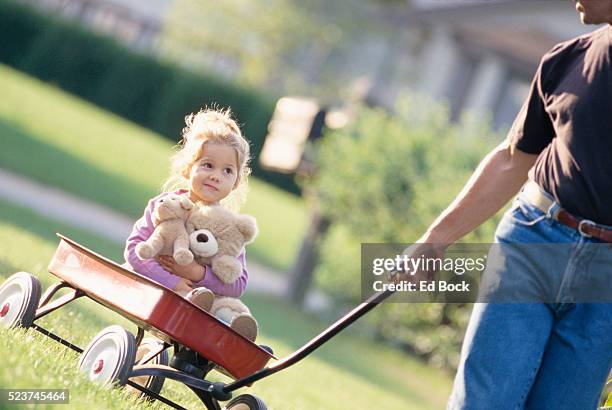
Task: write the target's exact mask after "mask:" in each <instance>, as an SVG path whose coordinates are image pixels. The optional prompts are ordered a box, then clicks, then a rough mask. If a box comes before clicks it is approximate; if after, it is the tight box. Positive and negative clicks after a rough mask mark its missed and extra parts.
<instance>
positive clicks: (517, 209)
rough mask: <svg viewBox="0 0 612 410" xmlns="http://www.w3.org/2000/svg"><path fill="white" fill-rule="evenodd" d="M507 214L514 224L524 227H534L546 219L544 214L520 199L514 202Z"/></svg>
mask: <svg viewBox="0 0 612 410" xmlns="http://www.w3.org/2000/svg"><path fill="white" fill-rule="evenodd" d="M509 212H510V216H511V217H512V219H513V220H514V221H515V222H516V223H519V224H521V225H526V226H531V225H535V224H537V223H538V222H540V221H542V220H543V219H544V218H546V214H545V213H544V212H543V211H542V210H540V209H539V208H536V207H535V206H533V205H531V204H530V203H529V202H527V201H525V200H524V199H521V198H520V197H519V198H517V199H516V200H515V201H514V204H512V208H510V211H509Z"/></svg>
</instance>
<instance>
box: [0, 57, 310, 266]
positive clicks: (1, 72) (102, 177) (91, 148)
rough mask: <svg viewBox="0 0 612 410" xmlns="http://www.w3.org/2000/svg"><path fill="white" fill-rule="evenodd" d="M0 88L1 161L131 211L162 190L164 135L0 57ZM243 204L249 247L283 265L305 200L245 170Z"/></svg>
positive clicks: (168, 148) (299, 232) (299, 228)
mask: <svg viewBox="0 0 612 410" xmlns="http://www.w3.org/2000/svg"><path fill="white" fill-rule="evenodd" d="M0 89H1V90H2V98H0V141H2V150H0V168H5V169H10V170H12V171H14V172H17V173H20V174H24V175H27V176H29V177H31V178H33V179H36V180H38V181H40V182H43V183H45V184H49V185H52V186H57V187H58V188H61V189H63V190H66V191H69V192H71V193H74V194H76V195H78V196H82V197H85V198H88V199H91V200H93V201H95V202H99V203H101V204H104V205H106V206H108V207H110V208H113V209H115V210H117V211H119V212H122V213H125V214H127V215H130V216H132V217H134V219H136V218H137V217H138V216H139V215H140V214H141V213H142V209H143V208H144V206H145V205H146V202H147V200H148V199H149V198H150V197H152V196H155V195H156V194H157V193H159V192H160V187H161V185H162V183H163V181H164V180H165V179H166V178H167V177H168V171H169V157H170V155H171V154H172V152H173V151H172V143H171V142H170V141H169V140H168V139H165V138H163V137H161V136H160V135H158V134H155V133H153V132H151V131H149V130H146V129H144V128H142V127H139V126H137V125H135V124H133V123H130V122H129V121H126V120H124V119H122V118H120V117H118V116H116V115H114V114H111V113H109V112H107V111H104V110H101V109H100V108H98V107H96V106H94V105H92V104H90V103H87V102H84V101H83V100H80V99H78V98H76V97H74V96H72V95H70V94H67V93H65V92H63V91H61V90H59V89H58V88H56V87H54V86H52V85H49V84H46V83H42V82H40V81H38V80H36V79H33V78H31V77H28V76H27V75H24V74H22V73H19V72H17V71H15V70H13V69H11V68H8V67H6V66H2V65H0ZM186 114H187V113H186ZM243 212H245V213H249V214H252V215H253V216H255V217H256V218H257V220H258V223H259V227H260V231H261V233H260V236H259V238H258V239H257V241H255V243H254V244H253V245H251V246H250V247H249V251H250V252H249V254H250V255H252V256H254V257H255V258H256V259H258V260H259V261H260V262H262V263H265V264H267V265H269V266H272V267H274V268H277V269H279V270H285V271H286V270H287V269H288V268H289V267H290V266H291V263H292V261H293V258H294V256H295V252H296V250H297V248H298V246H299V243H300V240H301V238H302V236H303V234H304V232H305V230H306V225H307V222H308V212H307V208H306V206H305V204H304V203H303V201H302V200H301V199H299V198H296V197H295V196H292V195H290V194H287V193H286V192H283V191H281V190H279V189H276V188H275V187H273V186H271V185H269V184H266V183H264V182H262V181H259V180H257V179H256V178H251V179H250V194H249V198H248V201H247V204H246V206H245V207H244V208H243Z"/></svg>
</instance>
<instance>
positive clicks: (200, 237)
mask: <svg viewBox="0 0 612 410" xmlns="http://www.w3.org/2000/svg"><path fill="white" fill-rule="evenodd" d="M196 239H197V241H198V242H203V243H206V242H208V235H206V234H205V233H201V234H199V235H198V236H197V238H196Z"/></svg>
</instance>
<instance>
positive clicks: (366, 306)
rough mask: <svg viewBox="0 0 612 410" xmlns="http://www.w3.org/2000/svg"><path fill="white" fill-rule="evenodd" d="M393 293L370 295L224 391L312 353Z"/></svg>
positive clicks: (283, 367)
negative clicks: (294, 348) (321, 330)
mask: <svg viewBox="0 0 612 410" xmlns="http://www.w3.org/2000/svg"><path fill="white" fill-rule="evenodd" d="M392 294H393V291H391V290H385V291H383V292H378V293H375V294H374V295H372V296H370V297H369V298H368V299H367V300H366V301H365V302H364V303H361V304H360V305H358V306H357V307H355V308H354V309H353V310H351V311H350V312H348V313H347V314H346V315H344V316H343V317H342V318H340V319H338V320H337V321H336V322H335V323H334V324H332V325H331V326H329V327H328V328H327V329H325V330H324V331H323V332H321V333H320V334H319V335H318V336H316V337H315V338H313V339H312V340H310V341H309V342H308V343H306V344H305V345H304V346H302V347H301V348H300V349H299V350H297V351H295V352H294V353H292V354H290V355H289V356H287V357H285V358H284V359H282V360H279V361H277V362H275V363H274V364H272V365H270V366H268V367H265V368H263V369H261V370H258V371H256V372H255V373H253V374H251V375H249V376H246V377H243V378H242V379H239V380H236V381H234V382H233V383H229V384H228V385H226V386H225V387H224V388H223V391H224V392H232V391H234V390H237V389H239V388H241V387H244V386H248V385H250V384H252V383H254V382H256V381H258V380H261V379H263V378H264V377H268V376H270V375H271V374H274V373H276V372H278V371H280V370H283V369H286V368H287V367H289V366H292V365H293V364H295V363H297V362H299V361H300V360H302V359H303V358H305V357H306V356H308V355H309V354H310V353H312V352H314V351H315V350H316V349H318V348H319V347H320V346H321V345H323V344H324V343H325V342H327V341H328V340H329V339H331V338H332V337H334V336H335V335H336V334H338V333H339V332H341V331H342V330H344V329H345V328H347V327H348V326H350V325H351V324H352V323H353V322H355V321H356V320H357V319H359V318H360V317H362V316H363V315H365V314H366V313H368V312H369V311H370V310H372V309H374V308H375V307H376V305H378V304H379V303H381V302H382V301H384V300H385V299H387V298H388V297H389V296H391V295H392Z"/></svg>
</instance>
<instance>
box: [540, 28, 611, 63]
mask: <svg viewBox="0 0 612 410" xmlns="http://www.w3.org/2000/svg"><path fill="white" fill-rule="evenodd" d="M608 30H609V28H608V27H602V28H599V29H597V30H593V31H591V32H588V33H586V34H582V35H580V36H577V37H574V38H571V39H569V40H565V41H562V42H560V43H558V44H556V45H555V46H554V47H553V48H551V49H550V50H549V51H548V52H547V53H546V54H545V55H544V57H543V59H542V60H544V61H547V60H551V59H554V58H555V57H558V56H560V55H563V54H567V53H571V52H573V51H578V50H583V49H585V48H588V47H589V46H590V45H591V44H593V41H594V40H596V39H599V38H601V37H602V36H607V35H608Z"/></svg>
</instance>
